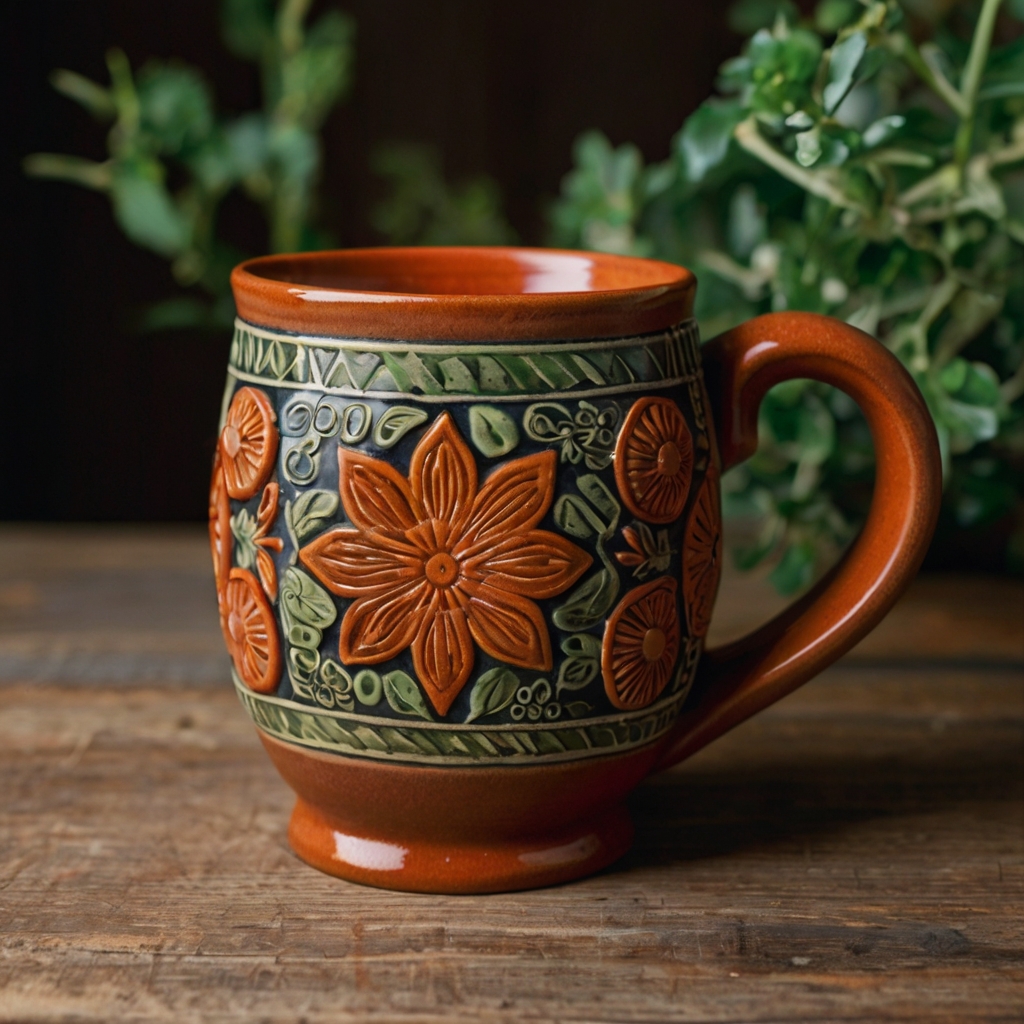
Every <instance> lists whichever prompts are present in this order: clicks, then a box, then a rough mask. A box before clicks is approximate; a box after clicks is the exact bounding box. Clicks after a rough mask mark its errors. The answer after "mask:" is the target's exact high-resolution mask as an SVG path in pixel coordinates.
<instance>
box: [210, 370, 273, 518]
mask: <svg viewBox="0 0 1024 1024" xmlns="http://www.w3.org/2000/svg"><path fill="white" fill-rule="evenodd" d="M276 419H277V416H276V415H275V414H274V409H273V406H272V405H271V404H270V399H269V398H267V396H266V394H264V392H262V391H260V389H259V388H239V389H238V390H237V391H236V392H235V397H234V398H232V399H231V405H230V406H229V407H228V415H227V419H226V420H225V422H224V429H223V430H222V431H221V432H220V441H219V442H218V448H219V450H220V456H221V460H222V461H223V465H224V479H225V480H226V481H227V488H228V494H229V495H230V496H231V497H232V498H234V499H235V501H248V500H249V499H250V498H251V497H252V496H253V495H254V494H255V493H256V492H257V491H258V490H259V489H260V488H261V487H262V486H263V485H264V484H265V483H266V482H267V478H268V477H269V476H270V471H271V470H272V469H273V468H274V459H275V458H276V456H277V441H278V435H277V427H275V426H274V421H275V420H276Z"/></svg>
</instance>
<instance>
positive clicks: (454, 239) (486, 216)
mask: <svg viewBox="0 0 1024 1024" xmlns="http://www.w3.org/2000/svg"><path fill="white" fill-rule="evenodd" d="M371 162H372V165H373V169H374V171H376V173H377V174H378V175H379V176H380V177H382V178H383V179H385V181H386V182H387V185H388V187H389V194H388V195H387V197H386V198H385V199H383V200H381V201H380V202H379V203H378V204H377V205H376V206H375V207H374V208H373V210H372V211H371V214H370V221H371V223H372V224H373V226H374V227H375V228H376V229H377V230H378V231H379V232H380V233H381V234H382V235H383V236H384V237H385V238H386V239H387V240H388V241H389V242H390V243H391V244H392V245H510V244H511V243H513V242H515V241H516V233H515V231H513V230H512V228H511V227H510V226H509V224H508V222H507V221H506V220H505V217H504V214H503V213H502V210H501V194H500V192H499V191H498V186H497V184H496V183H495V182H494V181H493V180H492V179H491V178H489V177H487V176H486V175H477V176H475V177H473V178H469V179H467V180H465V181H462V182H459V183H457V184H455V185H450V184H449V183H448V182H447V181H446V180H445V178H444V174H443V172H442V167H441V157H440V154H439V153H438V152H437V150H435V149H434V148H432V147H430V146H424V145H419V144H417V143H410V142H396V143H391V144H390V145H387V146H382V147H380V148H379V149H378V150H377V151H376V152H375V153H374V154H373V157H372V161H371Z"/></svg>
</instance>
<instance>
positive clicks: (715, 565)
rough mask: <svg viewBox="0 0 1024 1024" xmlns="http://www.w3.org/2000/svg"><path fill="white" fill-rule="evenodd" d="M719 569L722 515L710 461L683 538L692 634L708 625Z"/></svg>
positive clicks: (700, 633) (686, 600) (699, 634)
mask: <svg viewBox="0 0 1024 1024" xmlns="http://www.w3.org/2000/svg"><path fill="white" fill-rule="evenodd" d="M721 573H722V519H721V514H720V512H719V497H718V472H717V470H716V469H715V468H714V465H713V464H711V465H709V467H708V473H707V476H705V477H704V483H703V484H701V488H700V491H699V492H698V494H697V501H696V502H695V503H694V506H693V511H692V512H691V513H690V522H689V523H688V524H687V527H686V534H685V537H684V538H683V601H684V603H685V605H686V617H687V621H688V623H689V627H690V633H691V634H692V635H693V636H697V637H702V636H704V635H705V633H707V631H708V626H710V625H711V611H712V609H713V608H714V605H715V595H716V594H717V593H718V578H719V576H720V575H721Z"/></svg>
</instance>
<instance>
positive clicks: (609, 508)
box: [576, 473, 622, 535]
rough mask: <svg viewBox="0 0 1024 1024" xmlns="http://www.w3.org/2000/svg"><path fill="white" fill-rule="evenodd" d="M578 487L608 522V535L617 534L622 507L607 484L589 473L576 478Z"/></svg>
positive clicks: (606, 531)
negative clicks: (616, 529) (616, 528)
mask: <svg viewBox="0 0 1024 1024" xmlns="http://www.w3.org/2000/svg"><path fill="white" fill-rule="evenodd" d="M576 486H577V487H578V488H579V489H580V492H581V493H582V494H583V495H584V496H585V497H586V499H587V500H588V501H589V502H590V503H591V504H592V505H593V506H594V507H595V508H596V509H597V510H598V512H600V513H601V514H602V515H603V516H604V517H605V519H606V520H607V522H608V526H607V528H606V530H605V533H606V534H609V535H610V534H612V533H614V532H615V527H616V526H617V525H618V522H619V513H620V512H621V511H622V506H621V505H620V504H619V502H618V500H617V499H616V497H615V495H614V494H612V492H611V491H610V490H609V489H608V487H607V485H606V484H605V482H604V481H603V480H602V479H601V478H600V477H599V476H595V475H594V474H593V473H587V474H584V475H583V476H580V477H577V478H576Z"/></svg>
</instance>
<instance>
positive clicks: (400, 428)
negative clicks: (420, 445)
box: [373, 405, 427, 448]
mask: <svg viewBox="0 0 1024 1024" xmlns="http://www.w3.org/2000/svg"><path fill="white" fill-rule="evenodd" d="M426 419H427V414H426V412H425V411H424V410H423V409H413V408H411V407H410V406H407V405H394V406H392V407H391V408H390V409H388V410H387V412H385V413H384V415H383V416H381V417H380V419H378V420H377V425H376V426H375V427H374V428H373V443H374V444H375V445H377V447H378V448H390V447H392V445H396V444H398V442H399V441H401V440H402V438H403V437H405V435H406V434H408V433H409V431H410V430H413V429H415V428H416V427H418V426H419V425H420V424H421V423H424V422H426Z"/></svg>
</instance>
